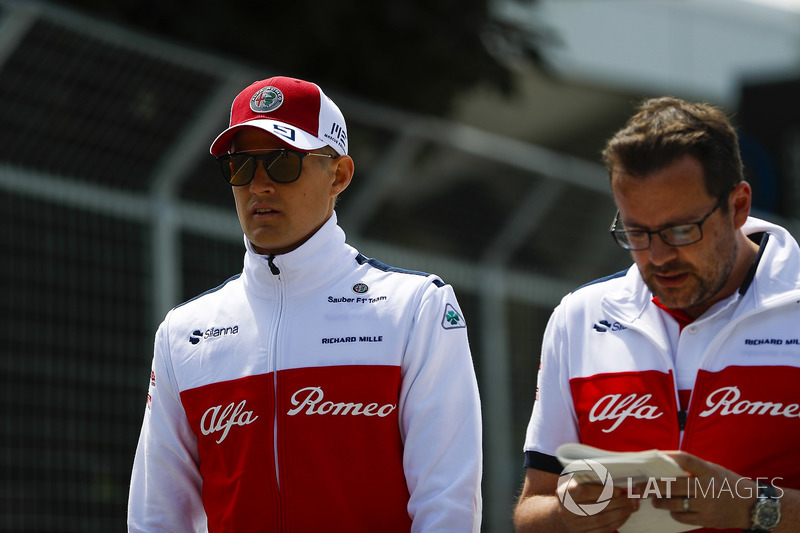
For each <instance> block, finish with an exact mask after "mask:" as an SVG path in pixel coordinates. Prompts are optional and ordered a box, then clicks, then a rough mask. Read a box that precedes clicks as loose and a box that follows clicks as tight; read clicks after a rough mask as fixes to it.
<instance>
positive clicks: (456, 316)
mask: <svg viewBox="0 0 800 533" xmlns="http://www.w3.org/2000/svg"><path fill="white" fill-rule="evenodd" d="M442 327H443V328H444V329H457V328H465V327H467V324H466V322H464V318H463V317H462V316H461V313H459V312H458V311H456V308H455V307H453V306H452V305H450V304H447V305H445V306H444V315H443V316H442Z"/></svg>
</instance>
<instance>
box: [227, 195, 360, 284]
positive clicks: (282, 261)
mask: <svg viewBox="0 0 800 533" xmlns="http://www.w3.org/2000/svg"><path fill="white" fill-rule="evenodd" d="M244 244H245V248H246V249H247V252H246V253H245V256H244V271H243V272H242V279H243V281H244V286H245V288H246V289H247V291H248V292H250V293H252V294H253V295H255V296H258V297H261V298H275V297H277V295H278V294H279V292H278V291H279V290H281V288H282V290H283V291H285V292H284V295H285V296H292V295H297V294H303V293H306V292H310V291H313V290H315V289H318V288H319V287H321V286H324V285H329V284H331V283H332V282H333V280H335V279H336V278H337V277H339V276H341V274H342V273H343V272H344V271H345V270H347V269H348V268H349V267H350V268H351V267H352V266H353V265H354V264H355V258H356V255H357V254H358V252H357V251H356V250H355V249H354V248H352V247H351V246H349V245H347V244H346V243H345V233H344V230H342V228H340V227H339V226H338V225H337V217H336V212H335V211H334V213H333V214H332V215H331V218H329V219H328V221H327V222H325V224H323V225H322V227H321V228H320V229H319V230H317V232H316V233H315V234H314V235H312V236H311V238H310V239H308V240H307V241H306V242H304V243H303V244H302V245H301V246H299V247H298V248H296V249H295V250H292V251H291V252H289V253H286V254H280V255H276V256H274V258H273V260H272V262H273V263H274V264H275V266H277V267H278V269H279V270H280V274H278V275H275V274H273V273H272V271H271V270H270V266H269V262H268V256H266V255H260V254H258V253H256V252H255V251H254V250H253V245H252V244H251V243H250V241H249V240H248V239H247V237H246V236H245V237H244Z"/></svg>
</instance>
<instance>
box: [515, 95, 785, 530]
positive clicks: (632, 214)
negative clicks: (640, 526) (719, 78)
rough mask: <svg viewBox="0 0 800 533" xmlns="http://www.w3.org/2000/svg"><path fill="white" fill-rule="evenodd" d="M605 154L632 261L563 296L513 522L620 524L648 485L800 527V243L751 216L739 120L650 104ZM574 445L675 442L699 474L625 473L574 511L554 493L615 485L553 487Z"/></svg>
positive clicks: (695, 502)
mask: <svg viewBox="0 0 800 533" xmlns="http://www.w3.org/2000/svg"><path fill="white" fill-rule="evenodd" d="M603 155H604V159H605V163H606V166H607V168H608V172H609V177H610V180H611V188H612V191H613V194H614V199H615V201H616V204H617V207H618V209H619V211H618V212H617V214H616V216H615V217H614V222H613V223H612V225H611V235H612V236H613V238H614V239H615V240H616V242H617V244H619V245H620V246H621V247H622V248H624V249H626V250H629V251H630V253H631V256H632V258H633V262H634V265H633V266H632V267H631V268H630V269H629V270H627V271H626V272H621V273H619V274H617V275H615V276H611V277H609V278H605V279H602V280H598V281H597V282H594V283H592V284H589V285H587V286H585V287H582V288H580V289H578V290H576V291H575V292H573V293H571V294H569V295H567V296H566V297H565V298H564V299H563V300H562V302H561V304H560V305H559V306H558V307H557V308H556V309H555V311H554V313H553V315H552V317H551V319H550V322H549V324H548V327H547V330H546V332H545V336H544V341H543V346H542V358H541V367H540V371H539V378H538V379H539V381H538V392H537V399H536V401H535V402H534V407H533V414H532V416H531V421H530V424H529V426H528V433H527V438H526V443H525V455H526V460H525V465H526V467H527V474H526V479H525V484H524V487H523V492H522V495H521V497H520V499H519V502H518V505H517V508H516V511H515V517H514V519H515V527H516V529H517V531H519V532H522V531H548V532H559V531H594V532H612V531H614V530H616V529H617V528H620V527H622V526H623V524H625V522H626V521H627V520H628V519H629V518H630V517H631V516H632V513H635V512H637V511H638V510H639V509H640V505H641V499H640V498H639V497H638V496H641V495H642V494H643V493H644V492H645V490H647V489H649V495H650V496H654V497H652V498H650V501H652V503H653V506H655V507H656V508H660V509H665V510H667V511H669V512H670V513H671V516H672V518H674V520H676V521H678V522H681V523H684V524H688V525H695V526H696V527H697V528H704V529H702V530H703V531H706V530H708V531H712V530H720V529H727V530H729V531H742V530H747V531H759V532H763V531H775V532H784V531H786V532H788V531H800V516H799V514H800V512H799V511H798V500H800V492H798V490H797V489H798V488H800V461H798V450H800V389H798V387H797V383H798V382H800V340H798V339H800V249H798V245H797V243H796V242H795V240H794V239H793V238H792V237H791V235H790V234H789V233H788V232H787V231H786V230H785V229H783V228H781V227H779V226H776V225H774V224H770V223H768V222H765V221H763V220H758V219H755V218H752V217H750V216H749V213H750V203H751V189H750V186H749V185H748V184H747V182H745V181H743V173H742V163H741V160H740V157H739V149H738V143H737V139H736V133H735V132H734V130H733V128H732V127H731V125H730V123H729V122H728V120H727V118H726V117H725V116H724V115H723V114H722V113H721V112H720V111H719V110H717V109H715V108H713V107H711V106H708V105H704V104H694V103H689V102H685V101H682V100H678V99H673V98H658V99H651V100H648V101H645V102H644V103H643V105H642V107H641V108H640V110H639V111H638V113H637V114H636V115H634V116H633V117H632V118H631V119H630V120H629V121H628V123H627V124H626V126H625V127H624V128H623V129H622V130H620V131H619V132H618V133H617V134H616V135H614V136H613V137H612V138H611V139H610V141H609V142H608V144H607V145H606V149H605V151H604V154H603ZM570 442H581V443H584V444H587V445H590V446H594V447H597V448H602V449H607V450H612V451H640V450H649V449H660V450H671V451H668V452H667V454H668V455H670V456H671V457H672V458H673V459H674V460H675V461H676V462H677V463H678V465H679V466H680V467H682V468H683V469H684V470H685V471H686V472H687V473H688V475H689V476H690V477H689V478H683V479H678V480H676V481H674V482H673V481H670V480H654V481H652V482H648V483H653V484H652V485H650V486H649V487H648V486H642V485H632V486H631V489H632V491H633V492H632V493H629V492H628V489H627V487H624V486H623V487H622V488H620V487H616V488H615V489H614V492H613V495H612V496H611V497H610V499H604V501H606V502H607V504H606V505H605V506H604V507H603V506H602V505H601V506H596V507H586V508H587V509H591V510H592V512H591V513H588V512H587V513H585V516H580V515H579V514H577V513H573V512H571V511H569V510H568V509H567V508H565V506H564V505H562V503H561V501H564V500H565V497H566V495H567V494H568V495H569V496H570V497H571V498H572V500H573V501H574V502H575V503H577V504H578V505H579V506H580V505H584V504H597V503H598V502H599V500H600V499H601V494H602V491H603V489H604V486H603V485H600V484H583V485H578V484H577V483H571V484H569V485H566V484H564V485H563V487H562V488H559V489H558V490H557V487H558V486H559V480H560V476H559V474H560V473H561V472H562V465H561V464H560V463H559V462H558V461H557V460H556V459H555V456H556V449H557V448H558V446H559V445H561V444H565V443H570ZM614 481H616V482H619V481H621V480H614ZM622 481H624V480H622ZM655 495H658V496H660V497H655ZM573 509H574V507H573ZM600 509H601V510H600ZM669 517H670V515H668V514H667V513H666V511H665V512H664V513H663V519H664V520H669ZM688 529H692V528H691V527H688ZM676 530H677V529H671V530H670V531H676Z"/></svg>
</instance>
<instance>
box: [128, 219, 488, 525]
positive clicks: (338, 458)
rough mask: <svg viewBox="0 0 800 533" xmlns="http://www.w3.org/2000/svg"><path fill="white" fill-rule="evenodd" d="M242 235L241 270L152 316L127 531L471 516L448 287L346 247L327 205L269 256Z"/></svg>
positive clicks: (460, 336) (475, 411)
mask: <svg viewBox="0 0 800 533" xmlns="http://www.w3.org/2000/svg"><path fill="white" fill-rule="evenodd" d="M245 241H246V239H245ZM246 246H247V253H246V255H245V261H244V270H243V272H242V274H241V275H239V276H237V277H235V278H232V279H230V280H228V281H227V282H226V283H225V284H224V285H222V286H221V287H218V288H217V289H215V290H213V291H209V292H207V293H205V294H203V295H201V296H199V297H197V298H195V299H194V300H191V301H189V302H187V303H186V304H183V305H181V306H179V307H176V308H175V309H173V310H172V311H170V312H169V313H168V314H167V316H166V319H165V320H164V322H163V323H162V324H161V326H160V327H159V329H158V332H157V334H156V340H155V356H154V358H153V367H152V375H151V381H150V390H149V395H148V399H147V400H148V401H147V409H146V410H145V417H144V424H143V427H142V432H141V436H140V439H139V445H138V449H137V452H136V459H135V462H134V465H133V475H132V481H131V489H130V500H129V511H128V528H129V531H146V532H152V531H174V532H178V531H180V532H188V531H206V530H208V531H212V532H223V531H232V532H243V531H247V532H248V533H251V532H260V531H264V532H311V531H313V532H316V531H332V532H333V531H343V532H344V531H346V532H350V533H352V532H370V533H373V532H375V531H381V532H389V533H391V532H400V531H405V532H408V531H415V532H416V531H426V532H428V531H452V532H465V531H478V530H479V529H480V517H481V495H480V481H481V464H482V457H481V422H480V405H479V399H478V390H477V384H476V380H475V374H474V369H473V365H472V359H471V356H470V350H469V346H468V343H467V333H466V327H465V323H464V318H463V315H462V314H461V311H460V309H459V306H458V303H457V301H456V298H455V295H454V293H453V290H452V288H451V287H450V286H449V285H445V284H444V283H443V282H442V281H441V280H440V279H439V278H438V277H436V276H432V275H426V274H421V273H417V272H409V271H400V270H397V269H392V268H390V267H387V266H385V265H383V264H381V263H379V262H377V261H374V260H370V259H367V258H365V257H364V256H362V255H360V254H359V253H358V252H357V251H356V250H354V249H353V248H351V247H350V246H348V245H347V244H345V236H344V232H343V231H342V230H341V229H340V228H339V226H337V225H336V216H335V214H334V216H333V217H331V219H330V220H329V221H328V222H327V223H326V224H325V225H324V226H323V227H322V228H321V229H320V230H319V231H318V232H317V233H316V234H315V235H314V236H312V238H311V239H309V240H308V241H307V242H306V243H304V244H303V245H302V246H300V247H299V248H297V249H296V250H294V251H292V252H290V253H287V254H285V255H279V256H275V257H274V259H269V258H267V257H266V256H262V255H258V254H256V253H254V252H253V250H252V247H251V246H250V245H249V243H247V242H246Z"/></svg>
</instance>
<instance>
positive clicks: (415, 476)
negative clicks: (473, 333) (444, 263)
mask: <svg viewBox="0 0 800 533" xmlns="http://www.w3.org/2000/svg"><path fill="white" fill-rule="evenodd" d="M433 279H435V278H433ZM436 281H437V282H438V284H439V285H437V284H434V283H426V285H425V287H423V288H422V290H421V294H420V295H419V298H417V299H416V302H417V304H416V311H415V313H414V316H413V317H412V323H411V324H410V332H409V337H408V342H407V345H406V350H405V354H404V358H403V365H402V367H403V370H402V371H403V376H402V385H401V393H400V407H399V409H400V413H399V415H400V425H401V428H400V429H401V434H402V436H403V439H404V452H403V468H404V470H405V474H406V481H407V483H408V489H409V492H410V499H409V503H408V511H409V515H410V516H411V518H412V520H413V525H412V531H413V532H420V531H425V532H426V533H430V532H440V531H452V532H456V531H457V532H460V533H463V532H466V531H474V532H477V531H479V530H480V522H481V507H482V500H481V489H480V484H481V475H482V444H481V415H480V400H479V397H478V386H477V381H476V379H475V371H474V368H473V363H472V357H471V354H470V349H469V344H468V341H467V330H466V324H465V322H464V316H463V314H462V313H461V310H460V308H459V306H458V302H457V301H456V298H455V294H454V292H453V290H452V288H451V287H450V286H449V285H443V284H441V281H439V280H436Z"/></svg>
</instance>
